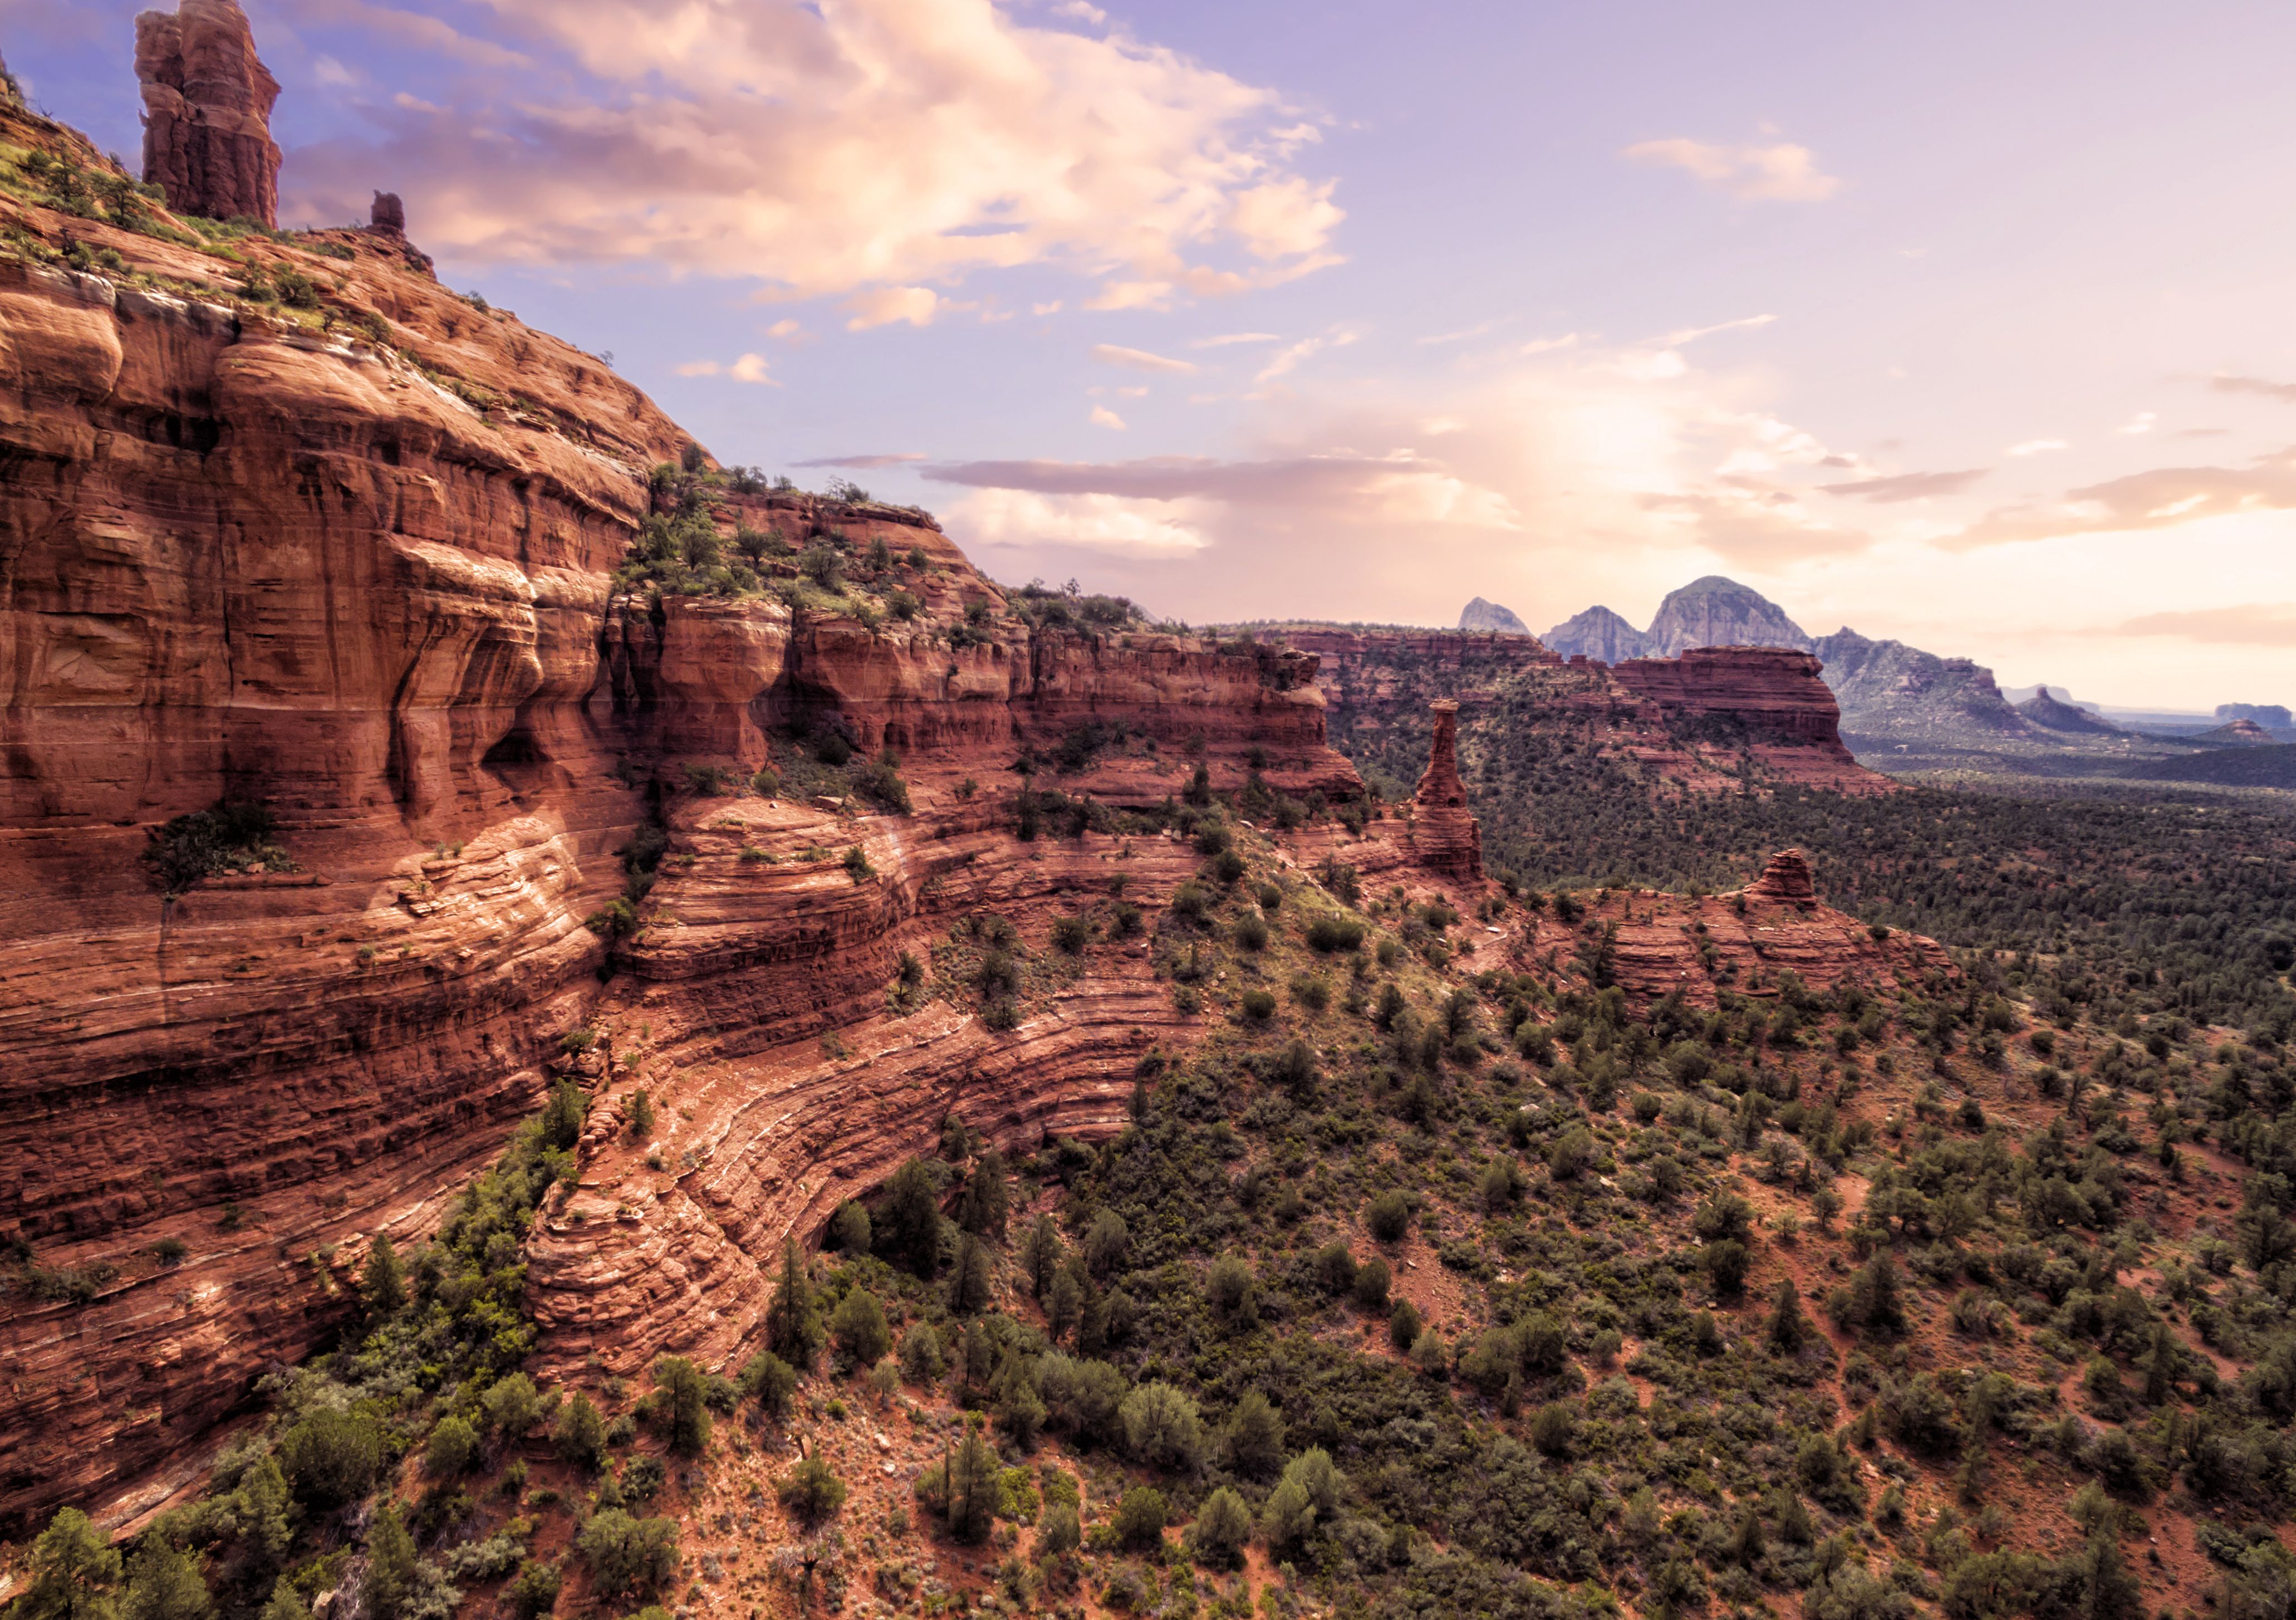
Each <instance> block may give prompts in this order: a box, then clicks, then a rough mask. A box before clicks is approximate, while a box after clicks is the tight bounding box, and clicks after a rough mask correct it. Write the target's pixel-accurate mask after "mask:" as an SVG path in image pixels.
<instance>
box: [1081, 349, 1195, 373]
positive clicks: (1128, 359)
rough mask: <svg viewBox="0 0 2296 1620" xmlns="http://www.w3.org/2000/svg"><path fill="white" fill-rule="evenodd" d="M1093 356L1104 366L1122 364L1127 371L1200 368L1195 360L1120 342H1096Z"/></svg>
mask: <svg viewBox="0 0 2296 1620" xmlns="http://www.w3.org/2000/svg"><path fill="white" fill-rule="evenodd" d="M1092 358H1094V359H1095V360H1097V361H1099V362H1100V363H1101V364H1102V365H1103V366H1120V367H1122V368H1123V369H1124V370H1126V371H1155V372H1192V371H1194V370H1196V369H1198V367H1197V366H1196V363H1195V362H1194V361H1193V360H1176V359H1173V358H1171V357H1170V356H1169V355H1160V354H1151V353H1150V352H1149V351H1148V350H1146V349H1127V348H1125V347H1124V346H1123V345H1122V344H1120V343H1095V344H1094V345H1093V346H1092Z"/></svg>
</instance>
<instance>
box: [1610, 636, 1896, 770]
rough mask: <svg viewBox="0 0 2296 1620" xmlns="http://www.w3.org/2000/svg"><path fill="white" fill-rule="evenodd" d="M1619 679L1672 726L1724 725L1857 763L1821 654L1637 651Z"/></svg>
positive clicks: (1618, 670)
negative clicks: (1823, 674)
mask: <svg viewBox="0 0 2296 1620" xmlns="http://www.w3.org/2000/svg"><path fill="white" fill-rule="evenodd" d="M1611 673H1612V675H1613V676H1614V677H1616V678H1617V680H1618V682H1619V684H1620V686H1622V687H1625V688H1626V689H1627V690H1628V691H1629V692H1631V693H1633V694H1634V695H1636V697H1638V698H1640V699H1642V700H1643V701H1644V702H1645V703H1652V704H1654V705H1655V706H1656V707H1657V709H1658V711H1659V714H1660V716H1661V719H1662V720H1664V721H1665V722H1666V723H1667V724H1668V725H1669V726H1674V725H1684V724H1686V725H1688V726H1691V727H1693V728H1695V727H1699V726H1708V727H1710V728H1713V727H1717V726H1718V727H1719V728H1722V729H1735V730H1738V731H1739V732H1741V733H1742V734H1743V736H1748V737H1752V738H1759V739H1761V740H1764V741H1771V742H1791V743H1798V744H1805V745H1807V746H1808V747H1811V748H1814V749H1817V750H1819V751H1821V752H1825V753H1826V754H1827V755H1829V756H1830V757H1833V758H1834V759H1837V760H1838V761H1841V763H1843V764H1849V763H1851V762H1852V761H1851V759H1850V754H1849V750H1848V749H1847V748H1844V747H1843V746H1842V745H1841V732H1840V721H1841V710H1840V708H1839V707H1838V706H1837V705H1836V704H1835V703H1834V701H1833V693H1832V692H1830V691H1828V690H1827V689H1826V686H1825V681H1823V680H1822V679H1820V678H1819V670H1818V662H1817V660H1816V659H1815V658H1813V657H1811V656H1810V655H1809V654H1807V653H1794V652H1788V651H1786V650H1785V649H1784V648H1780V647H1741V646H1732V647H1700V648H1696V649H1694V650H1693V651H1691V652H1687V653H1685V654H1682V656H1680V657H1679V658H1630V659H1628V660H1627V662H1624V663H1621V664H1620V665H1618V666H1617V667H1616V668H1615V669H1614V670H1612V671H1611Z"/></svg>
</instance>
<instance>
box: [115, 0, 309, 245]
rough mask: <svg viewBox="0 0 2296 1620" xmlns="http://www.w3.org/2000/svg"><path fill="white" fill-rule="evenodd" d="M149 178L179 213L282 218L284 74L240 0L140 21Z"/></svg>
mask: <svg viewBox="0 0 2296 1620" xmlns="http://www.w3.org/2000/svg"><path fill="white" fill-rule="evenodd" d="M135 77H136V78H139V79H141V80H142V81H143V178H144V179H145V180H146V181H147V182H151V183H152V184H156V185H159V186H160V188H161V189H162V190H164V191H165V192H166V193H168V207H169V208H171V209H173V210H176V212H177V213H179V214H199V215H202V216H204V217H205V218H209V219H236V218H242V216H243V217H245V218H250V219H259V220H261V221H262V222H263V223H264V224H265V225H266V226H272V227H273V228H277V226H278V224H279V145H278V143H277V142H275V141H274V140H273V139H272V138H271V106H272V103H275V102H276V101H277V100H278V99H279V81H278V80H277V79H275V78H272V77H271V70H269V69H268V68H266V67H265V66H264V65H263V63H262V62H260V61H259V60H258V58H257V57H256V54H255V33H254V30H253V29H250V28H249V27H248V25H247V13H246V12H242V11H241V10H240V9H239V4H238V0H182V5H181V7H180V8H179V9H178V10H176V11H175V12H144V13H143V15H141V16H139V17H137V18H136V19H135Z"/></svg>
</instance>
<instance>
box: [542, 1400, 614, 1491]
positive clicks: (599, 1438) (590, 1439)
mask: <svg viewBox="0 0 2296 1620" xmlns="http://www.w3.org/2000/svg"><path fill="white" fill-rule="evenodd" d="M551 1443H552V1444H553V1446H554V1447H555V1448H556V1449H557V1451H558V1454H559V1456H561V1457H562V1458H564V1459H565V1460H567V1461H568V1462H570V1463H572V1464H573V1465H574V1466H575V1467H577V1468H581V1469H583V1470H585V1471H586V1472H588V1473H592V1474H594V1473H596V1472H597V1471H598V1468H599V1467H600V1465H602V1464H603V1462H604V1461H605V1457H606V1420H605V1419H603V1417H601V1416H600V1415H599V1413H598V1409H597V1407H595V1406H594V1405H593V1404H592V1403H591V1401H590V1397H589V1396H587V1395H586V1394H576V1395H575V1397H574V1398H573V1399H572V1400H571V1401H569V1402H567V1403H566V1404H565V1405H564V1406H562V1407H561V1408H560V1409H559V1412H558V1427H556V1428H555V1429H554V1430H553V1431H552V1434H551Z"/></svg>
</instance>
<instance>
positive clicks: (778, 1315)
mask: <svg viewBox="0 0 2296 1620" xmlns="http://www.w3.org/2000/svg"><path fill="white" fill-rule="evenodd" d="M766 1338H767V1342H768V1343H769V1344H771V1345H773V1348H774V1352H775V1354H777V1355H779V1356H781V1357H782V1358H783V1360H784V1361H788V1362H789V1363H790V1365H791V1366H792V1367H796V1368H799V1369H803V1368H808V1367H811V1366H812V1365H813V1353H814V1352H815V1351H816V1350H818V1349H820V1348H821V1340H822V1328H821V1312H820V1309H819V1307H818V1306H817V1305H816V1303H815V1300H814V1293H813V1277H812V1274H811V1273H810V1272H809V1271H808V1269H807V1267H806V1263H805V1260H804V1257H803V1256H802V1255H800V1254H799V1253H798V1247H797V1239H795V1238H783V1240H782V1275H781V1281H780V1282H779V1283H777V1284H776V1285H775V1288H774V1297H773V1299H772V1301H771V1302H770V1303H768V1304H767V1307H766Z"/></svg>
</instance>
